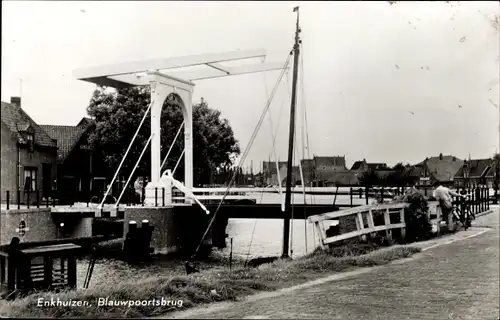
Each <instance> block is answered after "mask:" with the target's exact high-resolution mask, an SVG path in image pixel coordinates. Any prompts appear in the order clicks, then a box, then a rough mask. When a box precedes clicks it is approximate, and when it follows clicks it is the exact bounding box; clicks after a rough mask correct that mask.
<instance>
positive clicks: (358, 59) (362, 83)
mask: <svg viewBox="0 0 500 320" xmlns="http://www.w3.org/2000/svg"><path fill="white" fill-rule="evenodd" d="M297 5H299V6H300V26H301V29H302V32H301V35H300V36H301V39H302V41H303V44H302V46H303V50H302V51H301V56H300V57H301V59H302V60H303V64H302V66H303V70H301V69H300V68H299V85H298V90H299V99H298V111H297V112H298V116H297V131H298V136H297V144H296V145H298V148H297V151H298V153H299V155H298V156H300V157H302V156H306V157H307V156H308V154H309V155H310V156H312V155H320V156H334V155H345V156H346V160H347V165H348V166H350V165H352V163H353V162H355V161H357V160H362V159H366V160H367V161H368V162H386V163H388V164H389V165H393V164H395V163H397V162H400V161H402V162H404V163H417V162H420V161H422V160H423V159H425V157H431V156H437V155H439V154H440V153H443V154H444V155H448V154H452V155H455V156H457V157H459V158H462V159H464V158H468V157H469V155H470V156H471V157H472V158H486V157H491V156H492V155H493V153H494V152H495V151H496V150H498V149H499V143H500V141H499V140H500V138H499V132H500V127H499V121H500V119H499V117H500V110H499V107H498V105H499V96H500V86H499V74H500V70H499V68H500V67H499V64H500V60H499V59H500V31H499V27H498V20H497V23H496V24H495V23H494V22H492V19H494V16H495V15H499V14H500V9H499V8H500V6H499V4H498V2H494V1H489V2H449V3H446V2H444V1H442V2H434V3H433V2H398V3H395V4H393V5H390V4H389V3H388V2H387V1H380V2H303V3H301V2H287V1H284V2H235V1H231V2H220V1H213V2H186V1H184V2H173V1H168V2H167V1H166V2H160V1H156V2H146V1H140V2H139V1H137V2H135V1H128V2H120V1H112V2H99V1H92V2H78V1H64V2H63V1H60V2H50V1H40V2H28V1H22V2H17V1H16V2H14V1H3V2H2V71H1V73H2V91H1V98H2V101H5V102H9V101H10V97H11V96H21V97H22V106H23V109H24V110H25V111H26V112H27V113H28V114H29V115H30V116H31V117H32V118H33V119H34V120H35V121H36V122H38V123H39V124H60V125H76V124H77V123H78V122H79V120H80V119H81V118H82V117H84V116H86V107H87V105H88V103H89V100H90V97H91V94H92V92H93V90H94V89H95V85H93V84H91V83H87V82H82V81H80V80H77V79H75V78H73V76H72V72H73V70H75V69H78V68H82V67H88V66H98V65H102V64H114V63H121V62H128V61H140V60H144V59H150V58H167V57H177V56H184V55H193V54H201V53H214V52H225V51H232V50H246V49H261V48H262V49H266V51H267V59H266V61H269V62H273V61H277V62H280V61H284V60H285V59H286V57H287V55H288V53H289V51H290V50H291V49H292V46H293V41H294V31H295V19H296V14H295V13H293V12H292V9H293V7H294V6H297ZM232 64H234V65H237V63H236V62H235V63H232ZM278 74H279V71H271V72H266V73H257V74H249V75H238V76H232V77H224V78H219V79H209V80H202V81H197V82H196V87H195V90H194V96H193V102H194V103H196V102H199V101H200V99H201V97H203V98H204V99H205V101H206V102H207V103H208V105H209V106H210V107H211V108H215V109H219V110H221V112H222V116H223V117H224V118H227V119H228V120H229V122H230V124H231V125H232V127H233V130H234V132H235V136H236V138H237V139H238V140H239V141H240V145H241V149H242V150H244V149H245V148H246V147H247V145H248V142H249V139H250V136H251V135H252V132H253V130H254V129H255V126H256V124H257V122H258V120H259V117H260V115H261V113H262V110H263V108H264V106H265V103H266V101H267V97H268V94H269V93H270V92H271V89H272V87H273V86H274V83H275V82H276V80H277V78H278ZM290 83H291V71H290V72H289V73H288V74H287V76H286V80H283V81H282V83H281V84H280V89H279V90H278V92H277V94H276V96H275V97H274V99H273V102H272V104H271V107H270V112H269V114H270V119H271V121H269V117H268V118H267V119H266V120H265V121H264V123H263V125H262V127H261V128H260V130H259V132H258V135H257V137H256V139H255V141H254V143H253V145H252V147H251V149H250V152H249V155H248V157H247V159H246V161H245V163H244V164H243V166H244V167H249V165H250V164H251V163H253V168H254V171H258V170H259V168H260V162H261V161H263V160H266V161H267V160H268V159H269V158H270V155H271V153H273V138H272V137H273V135H276V141H275V148H274V149H275V150H276V154H277V158H279V160H281V161H284V160H286V157H287V149H288V130H289V113H290ZM266 86H267V88H266ZM302 93H303V95H302ZM304 109H305V110H306V114H307V136H308V137H309V139H308V140H309V143H308V144H307V143H303V142H302V141H303V140H306V139H302V136H305V133H304V134H303V135H302V131H304V132H305V127H306V126H305V125H304V121H303V120H302V119H303V118H304V117H303V114H304ZM271 124H272V125H271ZM177 129H178V128H164V130H175V131H177ZM304 146H306V147H307V148H305V147H304ZM271 159H272V160H274V159H275V157H274V156H272V157H271Z"/></svg>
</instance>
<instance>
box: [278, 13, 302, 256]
mask: <svg viewBox="0 0 500 320" xmlns="http://www.w3.org/2000/svg"><path fill="white" fill-rule="evenodd" d="M293 12H297V24H296V30H295V44H294V46H293V51H292V53H293V54H294V57H293V79H292V102H291V108H290V135H289V138H288V159H287V167H286V193H285V212H284V214H285V219H284V222H283V252H282V254H281V257H282V258H288V257H289V255H288V252H289V242H290V239H289V237H290V216H291V206H290V203H291V191H292V165H293V140H294V136H295V104H296V100H297V76H298V71H299V68H298V64H299V44H300V38H299V33H300V28H299V7H295V8H294V9H293Z"/></svg>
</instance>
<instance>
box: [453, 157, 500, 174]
mask: <svg viewBox="0 0 500 320" xmlns="http://www.w3.org/2000/svg"><path fill="white" fill-rule="evenodd" d="M464 168H465V163H464V164H463V165H462V166H461V167H460V169H459V170H458V171H457V173H456V174H455V178H463V176H464ZM467 168H468V170H469V174H470V177H471V178H477V177H484V176H494V174H495V162H494V161H493V160H492V159H475V160H469V161H467ZM492 169H493V170H492Z"/></svg>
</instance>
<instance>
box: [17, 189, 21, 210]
mask: <svg viewBox="0 0 500 320" xmlns="http://www.w3.org/2000/svg"><path fill="white" fill-rule="evenodd" d="M17 209H21V190H19V188H18V189H17Z"/></svg>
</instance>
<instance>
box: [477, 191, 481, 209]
mask: <svg viewBox="0 0 500 320" xmlns="http://www.w3.org/2000/svg"><path fill="white" fill-rule="evenodd" d="M476 207H477V210H476V212H477V213H479V212H481V192H480V189H479V187H476Z"/></svg>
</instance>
